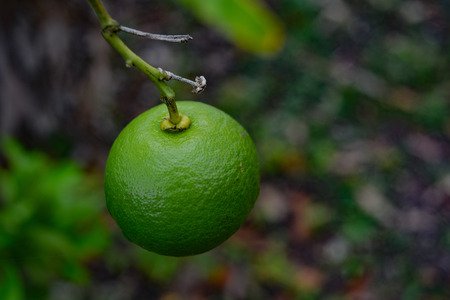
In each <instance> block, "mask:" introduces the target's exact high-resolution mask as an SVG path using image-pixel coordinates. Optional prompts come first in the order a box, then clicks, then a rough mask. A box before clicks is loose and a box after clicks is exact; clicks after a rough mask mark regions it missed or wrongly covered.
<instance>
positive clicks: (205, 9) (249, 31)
mask: <svg viewBox="0 0 450 300" xmlns="http://www.w3.org/2000/svg"><path fill="white" fill-rule="evenodd" d="M179 2H181V3H182V4H184V5H185V6H186V7H187V8H189V9H190V10H191V11H192V12H193V13H194V14H195V15H196V16H197V17H198V18H199V19H200V20H201V21H203V22H204V23H206V24H208V25H209V26H212V27H215V28H216V29H218V30H219V31H220V32H222V33H223V34H224V35H225V36H226V37H227V38H228V39H230V40H231V41H232V42H233V43H235V44H236V45H237V46H239V47H241V48H242V49H245V50H247V51H250V52H253V53H256V54H265V55H267V54H273V53H276V52H277V51H279V50H280V48H281V47H282V46H283V43H284V37H285V33H284V26H283V24H282V22H281V21H280V19H279V18H278V17H277V16H276V15H275V14H274V13H273V12H272V11H271V10H270V9H269V8H267V7H266V6H265V5H263V3H262V2H261V1H258V0H214V1H203V0H179Z"/></svg>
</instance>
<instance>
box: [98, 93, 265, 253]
mask: <svg viewBox="0 0 450 300" xmlns="http://www.w3.org/2000/svg"><path fill="white" fill-rule="evenodd" d="M177 105H178V108H179V110H180V112H182V113H183V114H184V115H186V116H188V117H189V119H190V121H191V124H190V127H189V128H188V129H186V130H184V131H178V132H170V131H163V130H161V125H160V124H161V121H162V120H163V119H164V117H165V116H166V115H167V108H166V106H165V105H159V106H157V107H154V108H152V109H150V110H148V111H146V112H144V113H142V114H141V115H139V116H138V117H137V118H135V119H134V120H133V121H132V122H131V123H130V124H128V125H127V126H126V127H125V128H124V129H123V131H122V132H121V133H120V135H119V136H118V138H117V139H116V141H115V142H114V144H113V146H112V148H111V152H110V154H109V157H108V161H107V164H106V170H105V194H106V204H107V207H108V210H109V212H110V214H111V216H112V217H113V219H114V220H115V221H116V222H117V224H118V226H119V227H120V229H121V230H122V232H123V234H124V235H125V237H126V238H127V239H128V240H130V241H131V242H133V243H135V244H137V245H139V246H141V247H143V248H145V249H147V250H149V251H153V252H156V253H159V254H163V255H168V256H189V255H195V254H200V253H203V252H206V251H208V250H211V249H213V248H215V247H217V246H218V245H220V244H221V243H223V242H224V241H225V240H227V239H228V238H229V237H230V236H231V235H233V234H234V233H235V232H236V231H237V230H238V229H239V227H241V225H242V224H243V223H244V221H245V220H246V218H247V216H248V214H249V213H250V211H251V209H252V208H253V205H254V203H255V200H256V199H257V197H258V196H259V191H260V189H259V160H258V155H257V153H256V150H255V146H254V144H253V142H252V140H251V138H250V136H249V135H248V133H247V132H246V131H245V129H244V128H243V127H242V126H241V125H240V124H239V123H237V122H236V121H235V120H234V119H233V118H231V117H230V116H229V115H227V114H226V113H224V112H223V111H221V110H219V109H217V108H214V107H212V106H210V105H207V104H204V103H200V102H190V101H181V102H177Z"/></svg>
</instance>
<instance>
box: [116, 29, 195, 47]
mask: <svg viewBox="0 0 450 300" xmlns="http://www.w3.org/2000/svg"><path fill="white" fill-rule="evenodd" d="M119 30H120V31H123V32H126V33H129V34H134V35H137V36H141V37H146V38H149V39H151V40H157V41H165V42H171V43H187V42H188V41H189V40H192V37H191V36H190V35H189V34H177V35H166V34H156V33H149V32H144V31H140V30H137V29H134V28H130V27H126V26H122V25H119Z"/></svg>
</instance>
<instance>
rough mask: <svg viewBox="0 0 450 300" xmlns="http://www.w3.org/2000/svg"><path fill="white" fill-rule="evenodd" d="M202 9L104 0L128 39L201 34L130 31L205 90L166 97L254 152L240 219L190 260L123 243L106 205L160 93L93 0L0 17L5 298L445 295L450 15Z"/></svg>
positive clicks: (434, 8) (190, 2) (285, 0)
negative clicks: (252, 180)
mask: <svg viewBox="0 0 450 300" xmlns="http://www.w3.org/2000/svg"><path fill="white" fill-rule="evenodd" d="M199 3H201V1H195V0H179V1H176V0H170V1H162V0H152V1H150V0H105V1H104V4H105V6H106V7H107V9H108V10H109V12H110V14H111V15H112V16H113V18H115V19H116V20H118V21H119V22H120V23H121V24H123V25H126V26H129V27H134V28H137V29H141V30H144V31H149V32H155V33H166V34H182V33H189V34H190V35H191V36H193V37H194V40H192V41H191V42H189V43H188V44H166V43H164V42H157V41H149V40H143V39H141V38H138V37H133V36H127V35H123V34H121V37H122V38H123V39H124V40H125V42H126V43H127V44H128V45H129V46H130V47H131V48H132V49H133V50H135V51H136V52H137V53H138V54H139V55H140V56H141V57H142V58H144V59H145V60H147V61H148V62H149V63H150V64H152V65H154V66H156V67H162V68H164V69H166V70H170V71H172V72H174V73H176V74H178V75H182V76H184V77H187V78H191V79H192V78H194V77H195V76H197V75H204V76H205V77H206V78H207V80H208V87H207V89H206V91H205V92H204V93H203V94H201V95H192V94H191V93H190V90H191V88H190V87H189V86H186V85H184V84H180V83H177V82H171V83H169V84H170V85H171V86H172V87H173V88H174V89H175V91H176V93H177V98H178V99H185V100H195V101H202V102H205V103H208V104H211V105H214V106H216V107H218V108H220V109H222V110H224V111H225V112H227V113H229V114H230V115H231V116H233V117H234V118H235V119H237V120H238V121H239V122H240V123H241V124H242V125H243V126H244V127H245V128H247V130H248V131H249V133H250V134H251V136H252V137H253V139H254V141H255V144H256V147H257V150H258V153H259V155H260V159H261V176H262V183H261V184H262V185H261V196H260V198H259V200H258V201H257V203H256V205H255V208H254V209H253V211H252V213H251V215H250V216H249V218H248V220H247V222H246V224H245V225H244V226H243V227H242V228H241V229H240V230H239V231H238V232H237V233H236V234H235V235H234V236H233V237H232V238H231V239H230V240H228V241H227V242H225V243H224V244H223V245H221V246H220V247H218V248H216V249H214V250H213V251H210V252H208V253H205V254H202V255H199V256H195V257H188V258H181V259H180V258H170V257H164V256H160V255H156V254H152V253H149V252H147V251H144V250H141V249H140V248H138V247H137V246H134V245H133V244H131V243H129V242H127V241H126V240H125V238H124V237H123V236H122V234H121V233H120V231H119V230H118V228H117V227H116V225H115V223H114V221H113V220H112V219H111V217H110V216H109V214H108V212H107V211H106V208H105V204H104V196H103V186H102V184H103V179H102V176H103V175H102V173H103V168H104V165H105V161H106V158H107V155H108V151H109V148H110V146H111V145H112V142H113V141H114V139H115V137H116V136H117V135H118V133H119V132H120V130H121V129H122V128H123V127H124V126H125V125H126V124H127V123H128V122H130V121H131V120H132V119H133V118H134V117H136V116H137V115H138V114H140V113H142V112H143V111H145V110H147V109H149V108H151V107H153V106H155V105H157V104H159V94H158V91H157V89H156V88H155V87H154V86H153V85H152V83H151V81H150V80H149V79H148V78H146V77H145V76H144V75H143V74H141V73H140V72H139V71H137V70H136V69H127V68H126V67H125V63H124V61H123V59H122V58H121V57H120V56H119V55H118V54H117V53H115V52H114V51H113V50H112V48H111V47H110V46H109V45H108V44H107V43H106V41H105V40H103V38H102V36H101V34H100V25H99V22H98V21H97V19H96V17H95V15H94V13H93V11H92V9H91V8H90V7H89V5H88V2H87V1H83V0H72V1H56V0H41V1H31V0H20V1H2V2H1V3H0V25H1V26H0V132H1V136H2V142H1V149H0V299H6V300H16V299H19V300H20V299H67V300H71V299H73V300H78V299H92V300H102V299H105V300H106V299H108V300H110V299H115V300H122V299H163V300H178V299H199V300H200V299H201V300H203V299H279V300H284V299H327V300H346V299H348V300H350V299H355V300H356V299H361V300H372V299H373V300H377V299H388V300H389V299H405V300H415V299H417V300H419V299H424V300H429V299H431V300H444V299H450V117H449V113H450V72H449V69H450V44H449V41H450V2H448V1H446V0H440V1H439V0H430V1H425V0H423V1H420V0H410V1H401V0H362V1H354V0H347V1H343V0H320V1H313V0H264V2H258V1H244V0H241V2H240V1H239V0H233V1H232V0H223V1H219V0H217V1H211V2H208V3H211V4H207V5H206V6H205V7H207V9H206V8H205V9H204V7H203V6H201V5H200V6H199ZM233 3H234V4H233ZM236 3H246V4H247V5H246V6H244V5H243V6H242V7H244V8H242V7H241V8H239V5H236ZM232 4H233V5H232ZM202 7H203V8H202ZM208 9H209V10H208ZM239 9H241V10H242V9H244V10H245V11H240V10H239ZM246 16H247V17H246ZM248 16H253V17H254V18H253V17H248ZM252 22H253V23H252ZM253 25H254V26H253ZM252 26H253V27H252Z"/></svg>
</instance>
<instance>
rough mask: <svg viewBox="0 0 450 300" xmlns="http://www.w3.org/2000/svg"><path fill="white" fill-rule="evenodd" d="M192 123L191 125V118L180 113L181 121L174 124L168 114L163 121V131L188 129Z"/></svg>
mask: <svg viewBox="0 0 450 300" xmlns="http://www.w3.org/2000/svg"><path fill="white" fill-rule="evenodd" d="M190 125H191V120H190V119H189V118H188V117H187V116H185V115H183V114H180V122H179V123H178V124H173V123H172V122H170V117H169V116H166V117H165V118H164V119H163V120H162V121H161V130H162V131H172V132H176V131H182V130H186V129H188V128H189V126H190Z"/></svg>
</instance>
